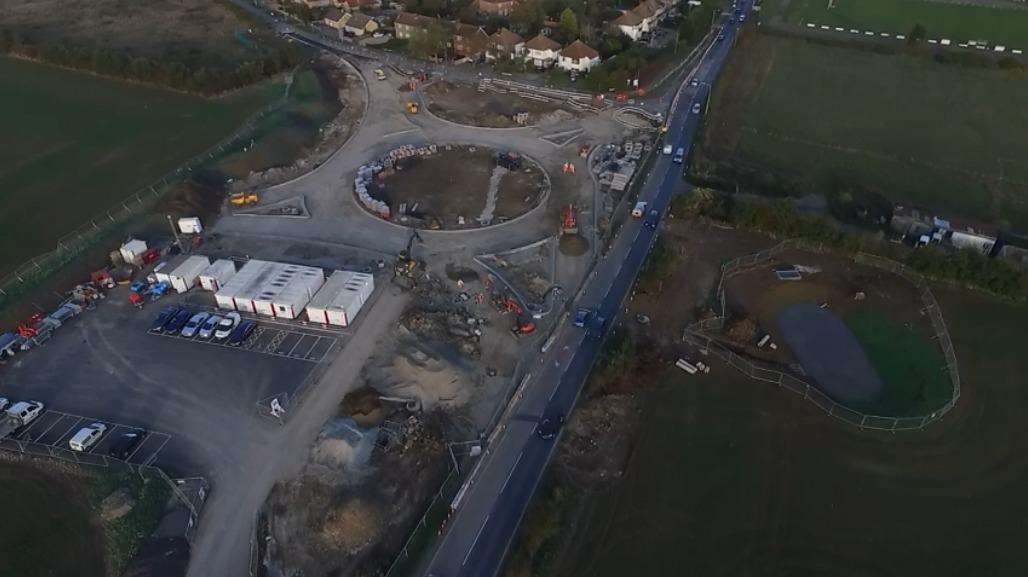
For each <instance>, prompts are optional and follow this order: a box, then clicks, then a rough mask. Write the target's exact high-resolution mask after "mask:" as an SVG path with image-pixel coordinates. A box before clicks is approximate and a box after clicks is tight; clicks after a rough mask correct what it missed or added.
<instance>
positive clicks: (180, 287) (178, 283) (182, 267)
mask: <svg viewBox="0 0 1028 577" xmlns="http://www.w3.org/2000/svg"><path fill="white" fill-rule="evenodd" d="M209 266H211V259H209V258H207V257H205V256H203V255H198V254H194V255H192V256H184V255H179V256H177V257H175V258H174V259H172V260H170V261H168V264H167V265H165V266H164V267H163V268H161V270H160V272H158V273H156V275H155V276H156V277H157V282H166V283H168V284H170V285H171V288H173V289H175V291H176V292H179V293H184V292H187V291H188V290H189V289H191V288H193V287H194V286H196V281H197V279H198V278H200V273H202V272H203V271H204V270H206V269H207V267H209Z"/></svg>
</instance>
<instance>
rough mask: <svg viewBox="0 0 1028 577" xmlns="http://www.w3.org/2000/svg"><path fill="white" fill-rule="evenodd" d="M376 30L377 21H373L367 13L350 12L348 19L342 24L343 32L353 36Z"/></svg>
mask: <svg viewBox="0 0 1028 577" xmlns="http://www.w3.org/2000/svg"><path fill="white" fill-rule="evenodd" d="M377 30H378V22H375V21H374V20H372V19H371V17H370V16H368V15H367V14H362V13H360V12H351V13H350V19H349V20H347V21H346V24H345V25H344V26H343V32H345V33H347V34H351V35H353V36H364V35H365V34H372V33H374V32H375V31H377Z"/></svg>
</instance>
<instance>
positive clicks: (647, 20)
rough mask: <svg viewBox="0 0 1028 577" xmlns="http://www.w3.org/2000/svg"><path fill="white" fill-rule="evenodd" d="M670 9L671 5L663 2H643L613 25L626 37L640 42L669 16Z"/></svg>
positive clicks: (644, 0)
mask: <svg viewBox="0 0 1028 577" xmlns="http://www.w3.org/2000/svg"><path fill="white" fill-rule="evenodd" d="M668 7H669V4H668V3H666V2H664V1H662V0H643V1H642V2H640V3H639V4H638V5H636V7H635V8H632V9H631V10H628V11H626V12H624V13H622V14H621V16H618V17H617V19H615V20H614V22H612V24H613V27H614V28H616V29H617V30H619V31H620V32H621V33H622V34H624V35H625V36H627V37H629V38H631V39H632V40H639V39H640V38H642V36H643V35H644V34H646V33H648V32H650V31H652V30H653V29H655V28H656V27H657V25H658V24H659V23H660V20H661V19H662V18H664V16H665V15H666V14H667V11H668Z"/></svg>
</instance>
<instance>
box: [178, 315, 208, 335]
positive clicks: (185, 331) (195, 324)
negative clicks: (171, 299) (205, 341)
mask: <svg viewBox="0 0 1028 577" xmlns="http://www.w3.org/2000/svg"><path fill="white" fill-rule="evenodd" d="M210 316H211V313H196V314H195V315H193V318H191V319H189V322H188V323H186V326H184V327H182V333H181V335H182V336H184V337H186V338H187V339H191V338H193V337H195V336H196V333H197V332H199V331H200V327H202V326H203V323H204V322H206V321H207V319H208V318H209V317H210Z"/></svg>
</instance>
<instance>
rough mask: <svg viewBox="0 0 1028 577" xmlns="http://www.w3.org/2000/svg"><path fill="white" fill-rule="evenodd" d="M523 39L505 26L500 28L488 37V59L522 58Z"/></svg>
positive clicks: (523, 50)
mask: <svg viewBox="0 0 1028 577" xmlns="http://www.w3.org/2000/svg"><path fill="white" fill-rule="evenodd" d="M524 56H525V39H524V38H522V37H521V36H519V35H517V34H516V33H514V32H511V31H510V30H508V29H507V28H500V29H499V30H497V31H496V32H495V33H494V34H493V35H492V36H490V37H489V52H487V53H486V58H488V59H489V60H512V59H514V58H524Z"/></svg>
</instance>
